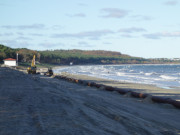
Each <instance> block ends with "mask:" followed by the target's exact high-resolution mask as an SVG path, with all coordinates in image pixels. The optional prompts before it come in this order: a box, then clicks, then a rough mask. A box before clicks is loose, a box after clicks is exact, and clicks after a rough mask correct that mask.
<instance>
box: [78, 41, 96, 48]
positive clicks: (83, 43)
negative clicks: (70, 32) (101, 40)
mask: <svg viewBox="0 0 180 135" xmlns="http://www.w3.org/2000/svg"><path fill="white" fill-rule="evenodd" d="M75 47H87V48H89V47H94V45H90V44H88V43H87V42H84V41H81V42H78V45H75Z"/></svg>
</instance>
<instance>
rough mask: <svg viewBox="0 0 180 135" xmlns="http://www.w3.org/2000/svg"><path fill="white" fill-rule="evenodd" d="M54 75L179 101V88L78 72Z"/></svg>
mask: <svg viewBox="0 0 180 135" xmlns="http://www.w3.org/2000/svg"><path fill="white" fill-rule="evenodd" d="M54 75H55V76H59V75H62V76H65V77H67V78H73V79H77V80H85V81H89V82H95V83H97V84H102V85H106V86H111V87H115V88H124V89H130V90H131V91H133V92H140V93H144V94H150V95H152V96H160V97H165V98H171V99H174V100H176V101H180V96H179V95H180V90H179V89H178V88H172V89H165V88H160V87H157V86H155V85H151V84H142V83H130V82H125V81H116V80H110V79H103V78H97V77H93V76H88V75H80V74H71V73H67V72H62V73H54Z"/></svg>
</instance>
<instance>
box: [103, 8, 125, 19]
mask: <svg viewBox="0 0 180 135" xmlns="http://www.w3.org/2000/svg"><path fill="white" fill-rule="evenodd" d="M101 11H103V12H105V13H106V15H103V16H101V17H104V18H123V17H125V16H127V15H128V11H126V10H122V9H118V8H103V9H101Z"/></svg>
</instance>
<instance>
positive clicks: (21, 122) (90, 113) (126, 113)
mask: <svg viewBox="0 0 180 135" xmlns="http://www.w3.org/2000/svg"><path fill="white" fill-rule="evenodd" d="M89 79H90V78H89ZM124 87H125V86H124ZM132 87H133V86H132ZM179 116H180V110H179V109H177V108H175V107H173V106H171V105H166V104H164V105H160V104H157V103H153V102H151V101H149V100H148V99H144V100H142V99H136V98H130V97H128V96H126V95H124V96H122V95H120V94H117V93H116V92H108V91H102V90H99V89H96V88H93V87H88V86H82V85H79V84H75V83H70V82H67V81H64V80H59V79H56V78H52V77H47V76H42V75H28V74H26V73H24V72H20V71H17V70H14V69H9V68H0V134H2V135H7V134H10V135H11V134H13V135H21V134H22V135H57V134H62V135H81V134H82V135H132V134H133V135H135V134H138V135H167V134H170V135H178V134H180V117H179Z"/></svg>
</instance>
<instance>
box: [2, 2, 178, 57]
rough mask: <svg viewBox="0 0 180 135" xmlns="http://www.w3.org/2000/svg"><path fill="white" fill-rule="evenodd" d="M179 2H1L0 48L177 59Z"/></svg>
mask: <svg viewBox="0 0 180 135" xmlns="http://www.w3.org/2000/svg"><path fill="white" fill-rule="evenodd" d="M179 13H180V0H0V17H1V21H0V44H4V45H7V46H9V47H12V48H29V49H35V50H47V49H49V50H53V49H83V50H110V51H118V52H121V53H123V54H129V55H132V56H138V57H145V58H162V57H166V58H177V57H180V53H179V51H180V17H179V15H178V14H179Z"/></svg>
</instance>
